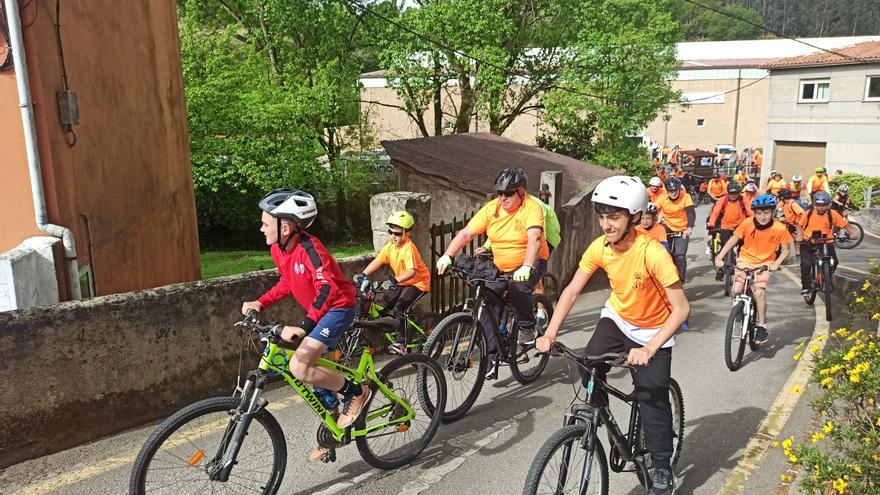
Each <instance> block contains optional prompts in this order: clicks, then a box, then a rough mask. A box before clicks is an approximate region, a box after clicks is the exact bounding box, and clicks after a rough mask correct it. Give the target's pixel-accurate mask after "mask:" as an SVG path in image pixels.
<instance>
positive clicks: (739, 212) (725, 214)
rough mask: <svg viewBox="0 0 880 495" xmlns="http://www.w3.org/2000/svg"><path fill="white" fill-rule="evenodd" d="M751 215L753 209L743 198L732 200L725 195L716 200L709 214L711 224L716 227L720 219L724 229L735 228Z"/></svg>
mask: <svg viewBox="0 0 880 495" xmlns="http://www.w3.org/2000/svg"><path fill="white" fill-rule="evenodd" d="M725 203H727V204H725ZM722 208H723V211H722ZM750 216H752V209H751V208H750V207H749V203H746V202H745V201H744V200H743V198H740V199H738V200H736V201H730V199H728V198H727V197H724V198H721V199H719V200H718V201H717V202H715V206H714V207H713V208H712V213H711V214H710V215H709V225H710V226H712V227H714V226H715V225H717V224H718V221H719V219H720V221H721V228H722V229H725V230H733V229H735V228H736V226H737V225H739V224H741V223H742V221H743V220H745V219H746V218H748V217H750Z"/></svg>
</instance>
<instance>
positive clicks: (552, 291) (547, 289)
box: [541, 272, 559, 303]
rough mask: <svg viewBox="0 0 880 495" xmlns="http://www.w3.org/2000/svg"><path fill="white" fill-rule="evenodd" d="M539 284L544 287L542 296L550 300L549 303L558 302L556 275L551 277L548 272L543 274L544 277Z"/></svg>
mask: <svg viewBox="0 0 880 495" xmlns="http://www.w3.org/2000/svg"><path fill="white" fill-rule="evenodd" d="M541 283H542V284H543V285H544V295H545V296H547V298H548V299H550V302H552V303H556V302H558V301H559V280H557V279H556V275H553V274H552V273H550V272H547V273H545V274H544V276H543V277H541Z"/></svg>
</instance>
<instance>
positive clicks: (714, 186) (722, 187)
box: [708, 179, 727, 198]
mask: <svg viewBox="0 0 880 495" xmlns="http://www.w3.org/2000/svg"><path fill="white" fill-rule="evenodd" d="M708 191H709V194H711V195H712V196H715V197H716V198H717V197H718V196H724V195H725V194H727V181H726V180H721V179H711V180H709V186H708Z"/></svg>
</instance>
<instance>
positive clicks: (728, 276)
mask: <svg viewBox="0 0 880 495" xmlns="http://www.w3.org/2000/svg"><path fill="white" fill-rule="evenodd" d="M725 258H726V259H725V260H724V261H726V262H727V263H730V264H735V263H734V262H735V261H736V260H735V259H734V258H733V251H732V250H731V252H729V253H727V256H726V257H725ZM732 287H733V270H728V269H725V270H724V295H725V296H729V295H730V289H731V288H732Z"/></svg>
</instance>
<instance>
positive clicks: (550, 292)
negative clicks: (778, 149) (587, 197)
mask: <svg viewBox="0 0 880 495" xmlns="http://www.w3.org/2000/svg"><path fill="white" fill-rule="evenodd" d="M850 223H852V222H850ZM541 283H542V284H543V285H544V295H545V296H547V298H548V299H550V301H551V302H553V303H555V302H558V301H559V281H558V280H556V275H553V274H552V273H550V272H547V273H545V274H544V276H543V277H541Z"/></svg>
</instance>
